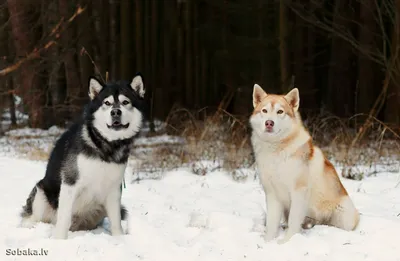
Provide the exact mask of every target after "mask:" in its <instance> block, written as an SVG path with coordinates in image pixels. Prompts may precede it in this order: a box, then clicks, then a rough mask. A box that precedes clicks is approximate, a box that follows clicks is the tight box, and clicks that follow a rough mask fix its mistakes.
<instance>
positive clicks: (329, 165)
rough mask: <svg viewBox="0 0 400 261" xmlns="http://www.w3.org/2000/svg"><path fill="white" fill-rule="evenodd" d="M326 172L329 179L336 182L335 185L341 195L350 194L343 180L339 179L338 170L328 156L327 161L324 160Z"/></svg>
mask: <svg viewBox="0 0 400 261" xmlns="http://www.w3.org/2000/svg"><path fill="white" fill-rule="evenodd" d="M324 174H325V175H329V179H328V180H331V181H332V182H334V183H335V185H336V187H337V192H338V194H339V195H340V196H347V195H348V194H347V191H346V189H345V188H344V186H343V184H342V182H341V181H340V179H339V176H338V174H337V172H336V169H335V167H334V166H333V165H332V163H331V162H330V161H329V160H327V159H326V158H325V161H324Z"/></svg>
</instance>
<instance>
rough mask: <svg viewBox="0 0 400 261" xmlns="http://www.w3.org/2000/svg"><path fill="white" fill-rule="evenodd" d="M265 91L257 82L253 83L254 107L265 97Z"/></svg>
mask: <svg viewBox="0 0 400 261" xmlns="http://www.w3.org/2000/svg"><path fill="white" fill-rule="evenodd" d="M267 95H268V94H267V93H266V92H265V91H264V90H263V89H262V88H261V86H260V85H258V84H257V83H256V84H254V87H253V106H254V108H255V107H257V106H258V104H260V102H261V101H262V100H263V99H264V98H265V97H267Z"/></svg>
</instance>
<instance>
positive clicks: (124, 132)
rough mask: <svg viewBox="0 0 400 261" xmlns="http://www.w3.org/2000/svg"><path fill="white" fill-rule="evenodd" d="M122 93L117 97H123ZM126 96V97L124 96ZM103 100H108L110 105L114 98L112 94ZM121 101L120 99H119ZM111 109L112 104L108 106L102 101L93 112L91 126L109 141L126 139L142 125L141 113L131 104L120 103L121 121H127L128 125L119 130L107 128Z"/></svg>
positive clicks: (109, 122) (123, 122)
mask: <svg viewBox="0 0 400 261" xmlns="http://www.w3.org/2000/svg"><path fill="white" fill-rule="evenodd" d="M123 97H124V96H123V95H120V97H119V98H122V99H123ZM125 98H126V97H125ZM105 100H107V101H109V102H110V104H111V105H112V104H113V103H114V98H113V97H112V96H110V97H107V98H106V99H105ZM120 102H122V100H120ZM111 110H112V106H108V105H106V104H105V103H104V102H103V105H102V106H101V107H100V108H99V109H98V110H97V111H96V112H95V113H94V114H93V116H94V120H93V126H94V127H95V128H96V129H97V130H98V131H99V132H100V134H101V135H102V136H103V137H104V138H106V139H107V140H109V141H114V140H120V139H128V138H130V137H132V136H133V135H135V134H136V133H138V132H139V131H140V127H141V125H142V113H141V112H140V111H139V110H138V109H136V108H135V107H133V106H132V104H128V105H122V104H121V107H120V110H121V111H122V116H121V123H122V124H127V123H129V127H128V128H126V129H121V130H113V129H110V128H108V126H107V124H108V125H109V126H111V124H112V122H111V121H112V119H111Z"/></svg>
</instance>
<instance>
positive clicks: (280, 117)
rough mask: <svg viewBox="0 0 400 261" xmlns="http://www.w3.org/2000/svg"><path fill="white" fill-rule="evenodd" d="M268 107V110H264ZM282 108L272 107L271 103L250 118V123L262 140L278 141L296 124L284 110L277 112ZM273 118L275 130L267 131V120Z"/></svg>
mask: <svg viewBox="0 0 400 261" xmlns="http://www.w3.org/2000/svg"><path fill="white" fill-rule="evenodd" d="M263 109H266V110H267V112H266V113H265V112H263ZM279 110H282V108H281V107H280V106H274V107H272V106H271V104H270V103H268V104H266V106H264V107H262V108H261V112H260V113H257V114H256V115H253V116H252V117H251V118H250V124H251V125H252V126H253V130H254V131H255V132H256V133H257V135H258V136H259V138H260V139H261V140H262V141H268V142H277V141H279V140H281V139H282V138H284V137H286V136H287V135H288V134H289V132H290V131H291V130H292V127H294V126H293V125H294V124H295V123H294V122H293V121H292V119H290V117H289V115H287V113H286V112H285V111H284V112H283V113H282V114H278V113H277V112H278V111H279ZM267 120H272V121H273V122H274V127H273V132H266V131H265V122H266V121H267Z"/></svg>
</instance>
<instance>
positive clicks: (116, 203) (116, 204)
mask: <svg viewBox="0 0 400 261" xmlns="http://www.w3.org/2000/svg"><path fill="white" fill-rule="evenodd" d="M105 207H106V211H107V216H108V219H109V220H110V228H111V234H112V235H113V236H119V235H122V234H123V232H122V226H121V190H120V189H119V187H118V188H116V189H113V190H112V191H111V192H110V194H108V196H107V198H106V204H105Z"/></svg>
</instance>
